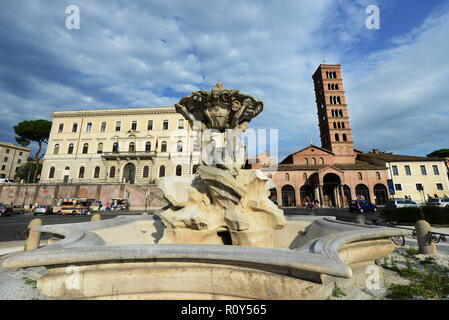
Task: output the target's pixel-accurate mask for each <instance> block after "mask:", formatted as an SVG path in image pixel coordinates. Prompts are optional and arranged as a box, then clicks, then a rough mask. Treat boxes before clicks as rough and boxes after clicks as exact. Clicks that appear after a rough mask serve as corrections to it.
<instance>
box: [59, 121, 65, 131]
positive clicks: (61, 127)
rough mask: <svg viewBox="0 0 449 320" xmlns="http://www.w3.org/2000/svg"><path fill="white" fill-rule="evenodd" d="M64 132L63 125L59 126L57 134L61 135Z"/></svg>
mask: <svg viewBox="0 0 449 320" xmlns="http://www.w3.org/2000/svg"><path fill="white" fill-rule="evenodd" d="M62 131H64V123H60V124H59V128H58V133H62Z"/></svg>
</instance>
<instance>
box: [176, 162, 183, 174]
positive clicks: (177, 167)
mask: <svg viewBox="0 0 449 320" xmlns="http://www.w3.org/2000/svg"><path fill="white" fill-rule="evenodd" d="M176 175H177V176H181V175H182V166H181V165H180V164H179V165H177V166H176Z"/></svg>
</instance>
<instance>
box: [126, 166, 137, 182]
mask: <svg viewBox="0 0 449 320" xmlns="http://www.w3.org/2000/svg"><path fill="white" fill-rule="evenodd" d="M123 179H124V180H125V182H126V183H130V184H134V183H135V182H136V165H135V164H133V163H128V164H126V165H125V167H124V168H123Z"/></svg>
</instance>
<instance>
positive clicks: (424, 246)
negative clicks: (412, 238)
mask: <svg viewBox="0 0 449 320" xmlns="http://www.w3.org/2000/svg"><path fill="white" fill-rule="evenodd" d="M415 230H416V238H417V240H418V250H419V253H421V254H433V253H436V252H437V249H436V247H435V243H433V242H432V241H430V237H429V236H428V234H429V232H431V231H432V227H431V226H430V224H429V223H428V222H427V221H425V220H418V221H417V222H416V224H415Z"/></svg>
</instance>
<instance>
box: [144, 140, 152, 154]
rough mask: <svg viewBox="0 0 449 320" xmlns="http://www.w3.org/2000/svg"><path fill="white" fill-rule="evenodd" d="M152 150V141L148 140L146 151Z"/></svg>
mask: <svg viewBox="0 0 449 320" xmlns="http://www.w3.org/2000/svg"><path fill="white" fill-rule="evenodd" d="M150 151H151V142H150V141H148V142H147V143H146V144H145V152H150Z"/></svg>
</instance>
